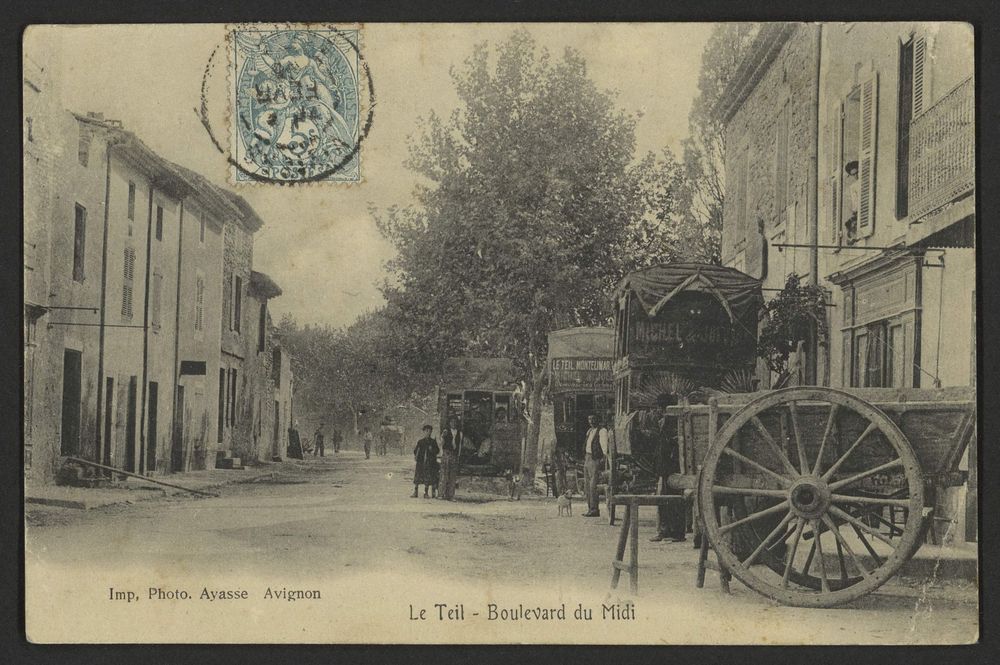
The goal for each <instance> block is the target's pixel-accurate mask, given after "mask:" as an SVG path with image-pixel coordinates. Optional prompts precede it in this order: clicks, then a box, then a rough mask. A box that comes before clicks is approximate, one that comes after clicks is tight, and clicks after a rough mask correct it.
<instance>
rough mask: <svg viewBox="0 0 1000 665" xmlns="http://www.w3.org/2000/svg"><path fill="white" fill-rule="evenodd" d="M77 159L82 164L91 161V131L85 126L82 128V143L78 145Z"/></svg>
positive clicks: (84, 164)
mask: <svg viewBox="0 0 1000 665" xmlns="http://www.w3.org/2000/svg"><path fill="white" fill-rule="evenodd" d="M76 157H77V160H78V161H79V162H80V166H86V165H87V163H88V162H89V161H90V133H89V132H88V131H87V130H85V129H84V128H82V127H81V128H80V143H79V146H78V147H77V153H76Z"/></svg>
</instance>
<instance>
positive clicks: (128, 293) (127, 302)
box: [122, 247, 135, 319]
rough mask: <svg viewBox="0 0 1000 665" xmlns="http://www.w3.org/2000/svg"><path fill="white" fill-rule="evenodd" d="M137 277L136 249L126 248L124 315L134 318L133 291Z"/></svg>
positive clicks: (123, 268)
mask: <svg viewBox="0 0 1000 665" xmlns="http://www.w3.org/2000/svg"><path fill="white" fill-rule="evenodd" d="M134 279H135V249H133V248H132V247H126V248H125V258H124V262H123V267H122V317H124V318H126V319H131V318H132V293H133V288H134Z"/></svg>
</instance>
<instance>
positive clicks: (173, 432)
mask: <svg viewBox="0 0 1000 665" xmlns="http://www.w3.org/2000/svg"><path fill="white" fill-rule="evenodd" d="M180 208H181V210H180V223H179V224H178V231H177V296H176V298H175V299H174V399H173V404H171V407H170V413H171V414H172V415H173V417H172V418H171V419H170V458H171V465H173V445H174V438H175V437H176V436H177V418H178V416H179V417H180V419H181V422H183V420H184V414H183V413H180V414H177V413H174V410H175V409H177V393H178V391H179V390H180V382H181V376H180V375H181V369H180V364H179V363H180V345H181V274H182V273H181V268H182V267H183V262H182V258H183V256H184V199H181V205H180ZM182 444H183V442H182ZM182 450H183V448H182ZM173 470H174V469H171V471H173ZM179 471H187V457H186V456H183V455H182V457H181V468H180V469H179Z"/></svg>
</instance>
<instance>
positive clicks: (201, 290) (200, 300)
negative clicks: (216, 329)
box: [194, 275, 205, 332]
mask: <svg viewBox="0 0 1000 665" xmlns="http://www.w3.org/2000/svg"><path fill="white" fill-rule="evenodd" d="M194 329H195V330H196V331H198V332H201V331H202V330H204V329H205V279H204V278H203V277H202V276H201V275H199V276H198V280H197V281H196V282H195V286H194Z"/></svg>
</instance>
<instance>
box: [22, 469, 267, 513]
mask: <svg viewBox="0 0 1000 665" xmlns="http://www.w3.org/2000/svg"><path fill="white" fill-rule="evenodd" d="M274 473H275V472H274V471H266V472H263V473H258V474H256V475H253V476H244V477H242V478H232V479H229V480H221V481H219V482H217V483H213V484H211V485H205V486H202V487H193V488H191V489H196V490H201V491H209V490H213V489H217V488H219V487H225V486H226V485H239V484H245V483H252V482H256V481H258V480H260V479H261V478H267V477H272V476H273V475H274ZM140 482H141V481H140ZM84 490H85V488H84ZM135 491H136V492H138V494H136V495H135V496H129V497H122V498H120V499H112V500H108V501H100V500H88V499H86V498H84V499H61V498H55V497H46V496H30V495H28V494H27V493H26V494H25V497H24V505H25V508H27V507H28V506H29V505H36V506H48V507H51V508H67V509H71V510H92V509H94V508H103V507H105V506H122V505H131V504H135V503H139V502H143V501H151V500H153V499H162V498H164V497H167V496H176V495H179V494H191V493H190V492H186V491H184V490H180V489H171V488H166V487H163V488H159V487H155V486H154V487H150V488H144V489H143V490H141V491H139V490H135ZM130 493H131V491H130Z"/></svg>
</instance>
